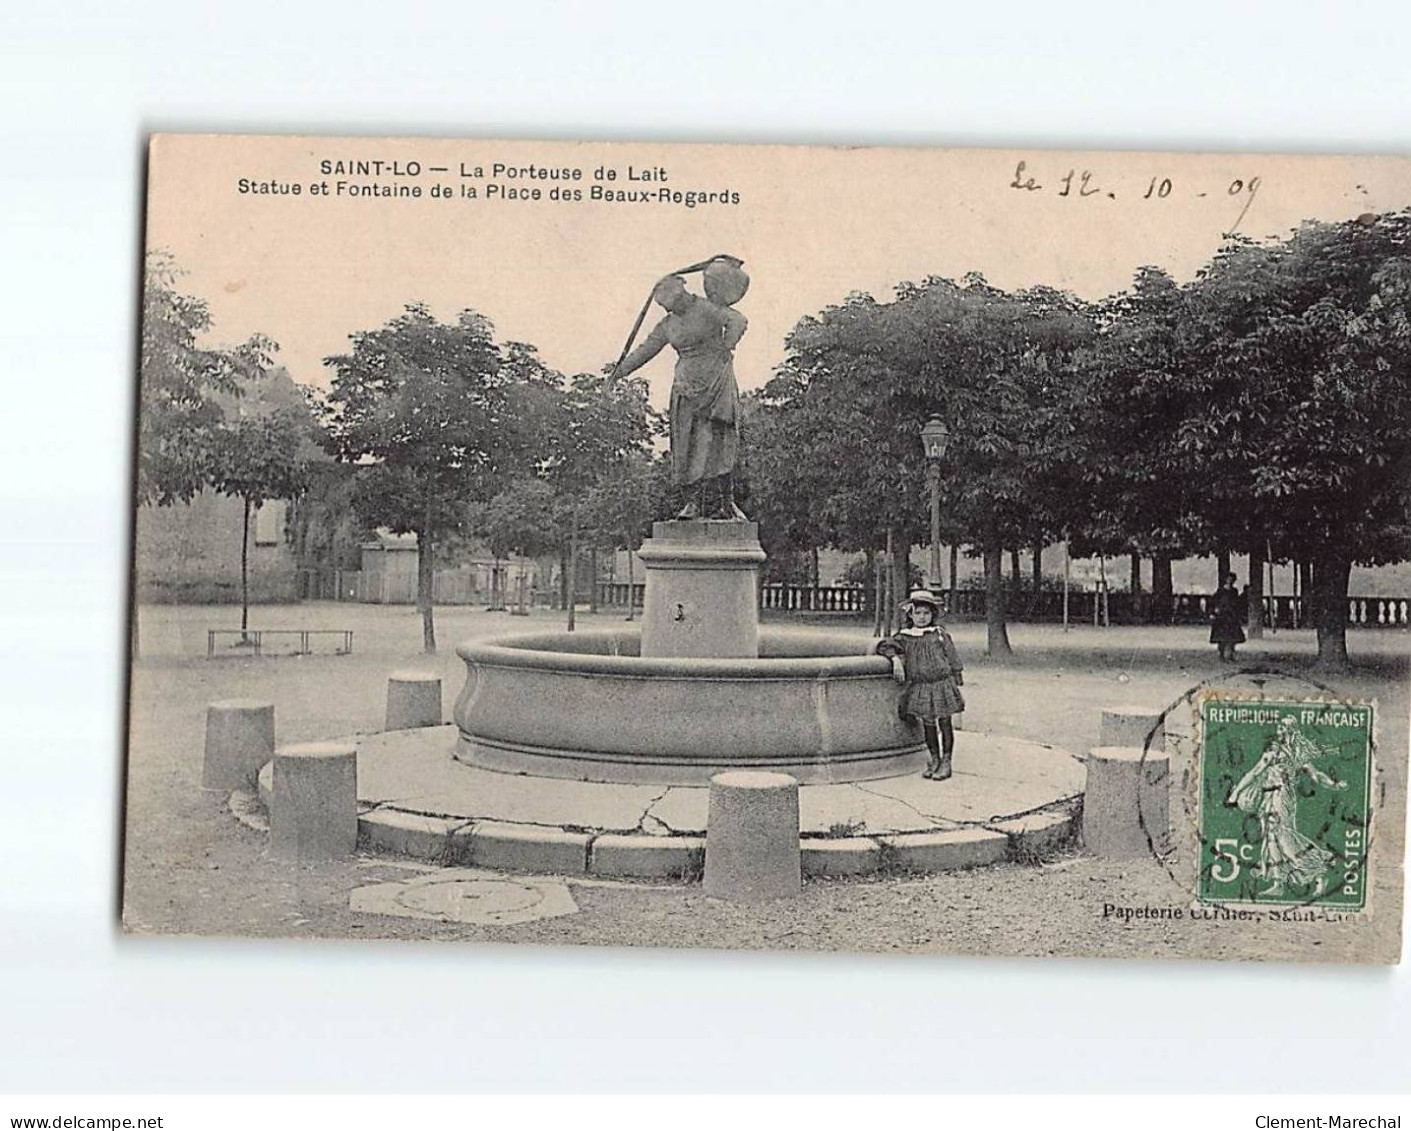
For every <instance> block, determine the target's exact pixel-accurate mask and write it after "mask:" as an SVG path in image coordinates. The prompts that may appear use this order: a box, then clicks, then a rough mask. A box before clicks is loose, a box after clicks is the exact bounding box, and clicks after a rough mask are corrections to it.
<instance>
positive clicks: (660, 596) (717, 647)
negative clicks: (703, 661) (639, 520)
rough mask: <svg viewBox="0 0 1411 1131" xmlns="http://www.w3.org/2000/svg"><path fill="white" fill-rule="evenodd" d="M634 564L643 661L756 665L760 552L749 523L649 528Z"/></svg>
mask: <svg viewBox="0 0 1411 1131" xmlns="http://www.w3.org/2000/svg"><path fill="white" fill-rule="evenodd" d="M637 556H638V557H639V558H640V559H641V562H642V564H643V566H645V567H646V571H647V575H646V599H645V605H644V607H643V610H642V655H643V656H644V657H673V658H674V657H686V656H696V657H707V658H721V659H724V658H732V657H733V658H748V659H754V658H756V657H758V655H759V612H758V608H759V605H758V602H759V596H758V584H757V577H758V573H759V567H760V565H761V564H762V563H763V562H764V551H763V550H762V549H760V546H759V528H758V527H757V526H756V525H755V524H754V523H753V522H716V521H703V520H691V521H673V522H656V523H653V524H652V536H651V538H650V539H648V540H647V542H646V543H645V544H644V545H643V546H642V549H641V550H640V551H639V552H638V555H637Z"/></svg>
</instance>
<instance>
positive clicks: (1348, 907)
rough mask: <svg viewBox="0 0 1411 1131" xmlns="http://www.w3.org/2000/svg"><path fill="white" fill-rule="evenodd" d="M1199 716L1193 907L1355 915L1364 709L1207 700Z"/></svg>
mask: <svg viewBox="0 0 1411 1131" xmlns="http://www.w3.org/2000/svg"><path fill="white" fill-rule="evenodd" d="M1199 709H1200V745H1199V765H1200V816H1199V826H1198V829H1199V836H1200V863H1199V880H1198V885H1197V894H1198V896H1199V898H1200V899H1201V900H1202V901H1203V902H1208V903H1246V904H1261V905H1272V906H1288V905H1296V906H1323V907H1329V908H1335V909H1338V910H1342V911H1358V910H1361V909H1363V908H1365V906H1366V902H1367V868H1366V864H1367V849H1368V837H1369V828H1370V818H1371V798H1372V752H1373V745H1374V743H1373V733H1374V731H1373V715H1374V713H1375V706H1374V704H1372V703H1366V702H1357V703H1339V702H1329V701H1320V700H1306V701H1279V700H1263V699H1255V698H1234V697H1230V696H1229V695H1227V694H1226V695H1220V694H1212V695H1210V696H1208V697H1206V698H1204V699H1203V700H1202V701H1201V703H1200V708H1199Z"/></svg>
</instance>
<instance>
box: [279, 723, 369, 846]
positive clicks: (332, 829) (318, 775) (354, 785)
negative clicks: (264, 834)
mask: <svg viewBox="0 0 1411 1131" xmlns="http://www.w3.org/2000/svg"><path fill="white" fill-rule="evenodd" d="M269 833H270V848H271V849H272V850H273V851H274V853H275V855H277V856H282V857H284V858H285V859H287V860H298V861H303V862H309V861H316V860H336V859H339V858H340V857H344V856H351V855H352V854H353V851H354V849H356V848H357V845H358V752H357V748H356V747H354V746H353V745H352V744H351V743H341V742H307V743H302V744H299V745H295V746H281V747H280V748H279V749H278V750H276V751H275V753H274V781H273V789H272V790H271V793H270V814H269Z"/></svg>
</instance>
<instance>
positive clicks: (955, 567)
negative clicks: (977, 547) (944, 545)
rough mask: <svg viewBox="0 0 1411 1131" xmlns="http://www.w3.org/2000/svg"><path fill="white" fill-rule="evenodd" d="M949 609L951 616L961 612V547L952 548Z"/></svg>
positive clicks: (954, 546)
mask: <svg viewBox="0 0 1411 1131" xmlns="http://www.w3.org/2000/svg"><path fill="white" fill-rule="evenodd" d="M947 611H948V612H949V613H950V615H951V616H958V615H959V614H960V547H959V546H956V545H952V546H951V548H950V602H949V607H948V609H947Z"/></svg>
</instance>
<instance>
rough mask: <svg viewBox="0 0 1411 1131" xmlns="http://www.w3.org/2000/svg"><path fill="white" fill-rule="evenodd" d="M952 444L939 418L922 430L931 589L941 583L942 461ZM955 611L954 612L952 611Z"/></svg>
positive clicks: (930, 421)
mask: <svg viewBox="0 0 1411 1131" xmlns="http://www.w3.org/2000/svg"><path fill="white" fill-rule="evenodd" d="M949 442H950V429H949V428H947V427H946V425H945V421H943V420H942V419H941V418H940V417H939V416H933V417H931V419H930V420H928V421H926V426H925V427H924V428H922V429H921V446H922V448H923V449H924V451H925V452H926V479H927V482H928V484H929V485H930V488H931V578H930V582H931V589H932V590H933V591H934V590H935V589H936V588H937V587H938V586H939V585H940V583H941V460H943V459H944V458H945V455H946V445H947V444H948V443H949ZM952 611H954V610H952Z"/></svg>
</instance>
